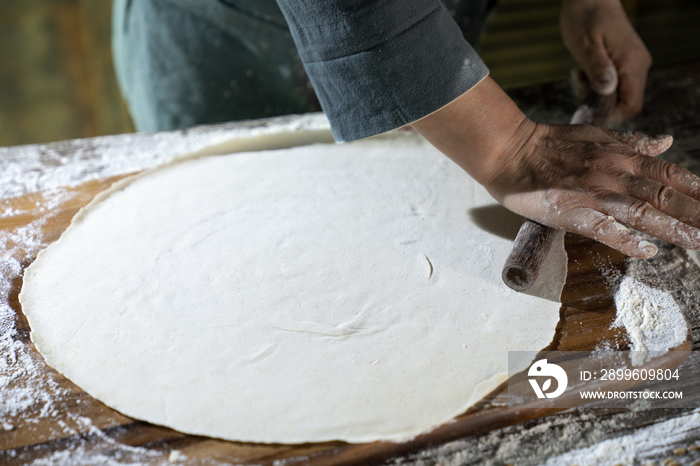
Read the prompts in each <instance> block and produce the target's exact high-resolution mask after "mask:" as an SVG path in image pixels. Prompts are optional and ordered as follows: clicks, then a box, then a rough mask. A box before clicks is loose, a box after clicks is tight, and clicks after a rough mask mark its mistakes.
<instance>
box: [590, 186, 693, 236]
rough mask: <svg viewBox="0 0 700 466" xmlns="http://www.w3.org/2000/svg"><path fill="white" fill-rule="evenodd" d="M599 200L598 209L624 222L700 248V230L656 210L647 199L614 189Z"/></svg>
mask: <svg viewBox="0 0 700 466" xmlns="http://www.w3.org/2000/svg"><path fill="white" fill-rule="evenodd" d="M599 201H602V202H600V205H599V206H598V209H597V210H600V211H601V212H603V213H605V214H607V215H611V216H613V217H614V218H615V219H617V221H618V222H620V223H622V224H623V225H626V226H628V227H630V228H634V229H635V230H639V231H641V232H644V233H647V234H649V235H651V236H654V237H655V238H659V239H662V240H664V241H668V242H669V243H673V244H676V245H678V246H681V247H683V248H686V249H700V230H698V229H697V228H694V227H692V226H690V225H687V224H685V223H683V222H682V221H680V220H678V219H676V218H673V217H671V216H669V215H667V214H665V213H663V212H661V211H659V210H658V209H656V208H655V207H654V206H653V205H651V204H650V203H649V202H646V201H644V200H642V199H635V198H633V197H631V196H627V195H625V194H620V193H615V192H609V193H607V195H605V196H604V197H603V199H599Z"/></svg>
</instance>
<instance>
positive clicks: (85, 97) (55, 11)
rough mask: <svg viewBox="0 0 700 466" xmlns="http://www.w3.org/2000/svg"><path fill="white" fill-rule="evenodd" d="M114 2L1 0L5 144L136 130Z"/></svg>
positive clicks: (0, 130) (0, 119) (0, 133)
mask: <svg viewBox="0 0 700 466" xmlns="http://www.w3.org/2000/svg"><path fill="white" fill-rule="evenodd" d="M110 11H111V1H110V0H0V146H9V145H16V144H26V143H35V142H48V141H56V140H61V139H68V138H77V137H88V136H97V135H103V134H116V133H123V132H128V131H133V127H132V125H131V121H130V119H129V117H128V114H127V111H126V108H125V106H124V104H123V102H122V99H121V95H120V93H119V90H118V89H117V85H116V81H115V78H114V72H113V71H112V62H111V53H110V42H109V37H110V27H109V25H110Z"/></svg>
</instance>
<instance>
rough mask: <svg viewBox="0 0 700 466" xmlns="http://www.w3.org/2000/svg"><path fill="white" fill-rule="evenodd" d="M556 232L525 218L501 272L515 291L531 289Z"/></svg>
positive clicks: (506, 282)
mask: <svg viewBox="0 0 700 466" xmlns="http://www.w3.org/2000/svg"><path fill="white" fill-rule="evenodd" d="M556 234H557V232H556V230H553V229H552V228H549V227H546V226H544V225H541V224H539V223H537V222H533V221H532V220H525V222H524V223H523V224H522V226H521V227H520V230H519V231H518V235H517V236H516V237H515V242H514V243H513V250H512V251H511V253H510V255H509V256H508V259H507V260H506V264H505V266H504V267H503V272H502V273H501V277H502V278H503V281H504V282H505V284H506V285H508V286H509V287H510V288H512V289H514V290H515V291H525V290H527V289H529V288H530V287H531V286H532V284H533V283H535V280H537V277H538V276H539V274H540V268H541V267H542V263H543V262H544V260H545V259H546V257H547V254H548V253H549V250H550V249H551V247H552V243H553V241H554V237H555V236H556Z"/></svg>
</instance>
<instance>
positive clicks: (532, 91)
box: [0, 62, 700, 465]
mask: <svg viewBox="0 0 700 466" xmlns="http://www.w3.org/2000/svg"><path fill="white" fill-rule="evenodd" d="M698 90H700V62H697V63H694V64H689V65H683V66H677V67H673V68H668V69H660V70H655V71H654V72H653V73H652V74H651V75H650V80H649V91H648V93H647V102H646V108H647V111H645V112H644V113H643V114H642V115H640V117H638V118H637V119H636V120H635V125H636V127H637V128H639V129H640V130H644V131H648V132H651V133H669V132H671V133H672V134H674V137H675V138H676V145H675V147H677V148H678V147H680V148H679V149H677V150H676V152H674V151H673V149H672V151H671V152H670V153H669V155H668V158H670V159H671V160H676V161H681V162H682V163H684V165H685V166H688V167H689V168H691V169H694V170H696V173H700V163H697V162H695V161H694V159H692V158H691V159H688V158H682V155H683V154H684V153H685V154H693V153H695V154H700V137H699V135H700V133H699V132H698V128H700V100H698V99H697V98H696V96H697V95H698ZM566 92H567V91H566V85H559V84H557V85H546V86H541V87H538V88H529V89H525V90H523V91H522V92H520V93H515V94H513V96H514V97H515V98H516V101H518V102H519V104H520V105H521V106H522V108H524V109H525V111H526V112H527V114H528V115H529V116H531V117H532V118H534V119H537V120H539V121H546V122H566V120H567V119H568V116H569V115H570V114H571V112H572V111H573V109H575V107H576V102H575V101H574V100H573V99H571V98H570V97H569V96H568V94H567V93H566ZM187 131H188V132H189V133H191V134H193V135H195V134H202V133H205V132H207V131H210V129H209V128H196V129H193V130H187ZM178 134H179V135H183V134H184V132H182V133H178ZM158 136H159V137H160V138H162V137H163V135H158ZM137 137H138V138H141V137H142V138H143V141H144V142H147V141H148V140H149V138H152V136H150V135H143V136H137ZM119 141H121V140H118V139H117V138H114V139H110V140H108V141H96V140H86V141H84V142H82V141H75V142H72V141H69V142H63V143H56V144H54V145H51V146H49V147H46V146H37V147H35V148H34V147H29V146H25V147H19V148H16V149H15V148H10V149H5V150H3V151H0V154H2V155H3V157H2V158H1V159H0V167H9V168H10V169H11V164H12V163H17V164H19V163H22V157H24V156H25V155H24V154H27V153H32V152H36V153H40V154H42V160H43V157H44V154H49V155H51V156H50V157H49V156H46V160H47V170H49V169H52V167H51V164H57V163H60V157H72V156H73V154H76V155H75V156H76V157H77V156H80V157H86V156H90V154H91V153H97V152H99V151H100V150H101V147H105V146H107V144H108V143H109V144H111V145H112V146H113V145H114V144H115V143H117V144H118V143H119ZM78 151H81V153H80V155H78ZM54 154H55V156H54ZM58 156H60V157H58ZM8 163H9V164H10V165H7V164H8ZM3 164H5V165H3ZM110 181H111V180H100V181H93V182H90V183H88V184H86V185H82V186H80V187H77V188H70V189H63V190H59V192H46V193H44V194H33V195H29V196H25V197H23V198H16V199H11V200H1V201H0V212H2V213H3V217H2V218H0V230H1V231H3V232H6V231H8V230H11V231H12V232H13V234H16V236H18V237H20V239H21V238H23V237H24V236H23V235H25V234H26V231H24V230H23V228H24V227H23V226H24V225H27V224H30V223H31V224H32V225H33V226H37V225H39V224H41V229H42V231H43V233H44V237H43V238H41V241H42V242H43V243H44V246H45V245H46V244H48V243H49V242H50V241H52V240H55V239H56V238H57V237H58V235H59V234H60V232H61V231H62V230H63V229H64V228H65V226H66V225H67V224H68V222H69V220H70V218H71V217H72V216H73V215H74V213H75V212H76V211H77V209H78V208H79V207H80V206H82V205H84V204H86V203H87V202H88V201H89V200H90V199H91V198H92V196H93V195H94V193H95V192H97V191H99V190H101V189H103V188H104V187H106V186H108V185H109V182H110ZM57 199H61V200H62V202H60V203H59V205H54V204H55V202H56V200H57ZM11 208H13V209H15V210H14V211H12V210H10V209H11ZM42 209H45V210H43V211H42ZM8 238H9V239H8V240H7V242H6V244H4V246H5V250H6V251H11V252H12V254H13V255H14V256H15V258H16V259H17V261H19V263H20V265H21V267H26V266H27V265H28V264H29V263H30V262H31V260H32V258H31V254H30V255H27V254H26V253H27V251H24V250H22V248H18V247H16V244H14V245H13V244H12V235H9V236H8ZM20 243H21V241H20ZM567 251H568V253H569V257H570V262H569V277H568V282H567V286H566V288H565V290H564V296H563V300H564V302H565V306H564V307H563V308H562V314H561V321H560V325H559V328H558V333H557V335H558V337H557V339H555V341H554V342H553V344H552V345H551V346H550V347H549V348H548V349H560V350H567V349H592V348H594V347H595V346H596V345H597V344H598V343H599V342H600V341H601V340H604V341H607V342H608V343H609V344H610V345H612V346H618V347H620V348H624V347H625V345H626V344H627V343H628V341H627V337H626V335H624V333H622V332H620V330H619V329H611V328H610V324H611V323H612V321H613V319H614V311H613V307H612V300H611V293H610V290H608V288H607V286H606V280H605V278H604V277H603V276H601V274H600V272H599V269H600V268H603V267H611V266H617V267H621V266H622V257H621V256H620V255H619V254H616V253H614V252H612V251H610V250H609V249H607V248H605V247H604V246H601V245H598V244H596V243H592V242H589V241H586V240H581V239H580V238H577V237H574V236H569V237H568V238H567ZM680 256H682V251H679V250H678V249H677V248H675V249H674V248H663V249H662V250H661V251H660V253H659V256H658V257H657V258H655V260H654V261H652V262H653V265H654V267H655V269H656V270H657V271H659V274H660V275H661V276H662V277H663V278H664V280H665V281H666V283H672V284H673V285H674V286H673V287H672V292H673V294H674V298H676V300H677V301H678V302H679V304H681V307H682V309H683V310H684V313H685V315H686V317H687V318H688V319H689V323H690V324H691V328H692V330H693V332H694V333H695V339H698V338H700V315H698V313H696V312H695V311H694V309H697V305H698V303H700V290H697V289H696V288H697V287H694V286H693V284H694V283H695V282H694V281H693V277H697V276H698V273H699V272H698V269H697V267H696V266H695V265H694V264H692V263H689V262H688V261H687V258H683V257H680ZM0 274H1V275H0V285H2V286H4V285H6V278H7V277H8V276H13V274H12V273H9V272H8V271H7V270H4V269H2V270H0ZM7 285H9V286H10V293H9V303H5V302H0V305H3V304H9V305H10V306H11V308H12V310H13V313H15V312H16V314H15V315H16V321H17V322H16V326H17V329H18V331H17V332H16V334H14V335H13V336H12V338H13V339H14V340H16V341H17V343H18V345H17V346H12V345H10V346H9V347H8V348H9V350H10V352H12V353H13V354H10V355H9V359H12V358H14V359H15V360H17V361H19V362H20V363H21V362H22V358H23V357H26V358H28V359H29V361H30V362H31V363H32V365H33V366H34V367H36V368H38V370H37V373H26V372H25V373H22V372H21V370H19V371H17V372H18V373H17V374H10V375H14V376H16V377H15V379H13V381H12V382H11V384H10V388H12V384H13V383H14V384H18V385H21V384H23V383H24V384H40V385H42V386H45V387H49V388H50V390H51V393H52V396H53V399H52V400H51V403H50V406H49V407H50V408H51V409H50V410H48V412H47V413H45V414H44V415H41V416H39V415H37V413H38V412H39V411H41V410H46V408H47V405H49V403H47V402H46V400H45V399H34V400H30V401H31V403H32V404H31V406H30V407H29V408H28V409H26V410H22V411H21V412H20V413H19V414H20V416H15V417H12V416H10V418H3V419H0V464H11V465H12V464H16V465H20V464H28V463H31V462H32V461H34V460H37V459H41V460H42V461H46V459H47V458H49V459H52V462H51V461H47V463H48V464H67V463H72V464H81V463H83V462H88V461H89V462H90V464H100V463H112V464H113V463H120V462H125V463H129V462H130V460H131V462H136V461H138V462H140V463H142V464H162V463H163V462H164V461H167V458H168V453H169V452H170V451H171V450H180V451H182V452H183V454H184V455H185V456H186V457H187V460H186V461H185V463H186V464H203V463H205V464H212V465H216V464H231V463H235V464H239V463H240V464H253V463H254V464H272V463H273V462H274V461H276V460H281V459H287V462H288V463H290V464H292V463H300V462H307V463H315V464H367V463H370V462H373V461H381V460H382V459H386V458H396V457H401V458H406V457H407V456H408V455H410V454H411V453H413V452H416V451H417V450H420V451H421V452H426V450H425V448H426V447H429V446H431V445H440V444H443V443H444V442H446V441H449V440H450V439H453V438H460V439H465V438H474V439H476V440H477V441H480V440H481V439H485V438H486V437H487V436H488V433H489V432H493V433H494V434H497V435H503V434H502V432H503V430H501V431H498V430H494V429H497V427H498V426H499V425H505V424H508V423H512V422H519V421H522V420H524V418H514V417H513V416H509V415H508V414H507V412H506V411H504V410H503V406H502V403H501V404H500V405H499V400H498V397H497V396H492V397H491V398H490V399H488V400H486V401H485V402H483V403H480V404H479V406H477V407H475V408H474V409H472V410H470V412H469V413H466V414H465V415H463V416H460V417H459V418H457V420H456V421H455V422H454V423H452V424H449V425H446V426H443V427H442V428H440V429H437V430H436V431H434V433H431V435H428V436H424V437H422V438H419V439H417V441H415V442H409V443H404V444H388V445H387V444H386V443H383V442H375V443H371V444H365V445H348V444H345V443H342V442H331V443H325V444H314V445H298V446H284V445H257V444H243V443H237V442H225V441H220V440H215V439H209V438H203V437H196V436H188V435H183V434H181V433H179V432H175V431H173V430H170V429H166V428H162V427H158V426H153V425H150V424H147V423H143V422H138V421H134V420H132V419H129V418H127V417H125V416H122V415H120V414H119V413H116V412H115V411H113V410H111V409H109V408H107V407H105V406H104V405H102V404H101V403H99V402H98V401H96V400H94V399H92V398H91V397H89V396H87V395H86V394H85V393H84V392H82V391H81V390H80V389H79V388H78V387H76V386H75V385H73V384H72V383H70V382H69V381H68V380H66V379H65V378H64V377H62V376H61V375H60V374H58V373H56V372H55V371H53V370H52V369H51V368H49V367H47V366H46V365H45V364H43V359H42V358H41V356H40V355H39V354H38V353H37V352H36V350H35V349H34V347H33V345H31V343H30V341H29V328H28V326H27V322H26V320H24V317H23V316H22V314H21V312H20V311H19V310H20V308H19V303H18V300H17V294H18V292H19V289H20V287H21V280H20V279H14V280H13V281H12V283H9V284H7ZM0 312H2V308H0ZM1 323H2V322H1V321H0V324H1ZM2 330H3V329H2V328H0V335H2ZM695 349H697V348H695ZM693 354H695V355H696V356H697V355H698V354H700V352H699V351H693ZM3 356H7V355H3ZM0 362H2V359H0ZM687 365H688V364H685V365H684V367H685V366H687ZM691 366H692V367H694V368H695V370H697V371H698V373H700V358H694V361H693V362H692V364H691ZM22 367H23V366H22V365H21V364H19V363H18V364H16V365H14V366H10V369H13V370H17V369H21V368H22ZM5 369H7V368H5V367H0V377H2V376H4V375H6V373H3V370H5ZM695 380H700V377H699V378H697V379H695ZM695 380H691V381H688V382H686V383H684V388H686V389H688V390H689V393H690V394H691V395H692V394H693V392H694V393H695V395H696V398H695V400H696V401H698V400H700V395H698V394H697V393H698V392H699V390H698V387H697V386H696V385H698V384H697V383H696V382H695ZM6 387H7V386H6ZM3 395H4V393H0V403H4V402H6V400H5V399H3V398H2V396H3ZM688 412H689V410H682V409H678V410H646V411H639V412H634V413H627V414H624V413H623V415H621V417H619V418H616V417H615V416H616V414H615V413H612V414H611V413H610V412H609V411H607V412H605V413H603V414H600V415H596V414H590V413H589V412H587V411H581V412H580V413H579V412H578V411H575V412H573V414H572V413H568V414H566V416H568V417H567V418H566V422H567V425H569V426H576V425H578V426H580V425H584V424H590V423H591V422H592V420H595V419H598V420H603V419H612V420H613V421H614V422H613V424H611V425H612V426H614V427H612V428H610V430H609V431H607V433H605V432H604V433H603V434H601V433H599V432H598V433H597V434H596V435H607V436H608V437H617V436H619V435H621V434H626V433H630V432H633V431H634V429H636V428H642V427H644V426H649V425H653V424H654V423H657V422H661V421H664V420H667V419H676V418H680V417H682V416H684V415H685V414H684V413H688ZM499 413H501V414H499ZM541 414H542V413H540V414H537V415H541ZM21 416H29V417H31V420H32V422H31V423H26V422H25V423H23V422H22V421H23V418H22V417H21ZM499 416H500V417H499ZM622 416H624V417H622ZM556 418H557V416H547V417H546V418H545V419H549V420H551V419H556ZM530 425H533V426H538V425H539V424H538V423H537V421H534V422H533V423H530ZM7 426H9V427H10V428H9V430H5V429H7ZM455 426H456V427H455ZM3 427H5V429H3ZM499 432H500V433H499ZM693 432H695V433H693ZM528 435H529V440H528V441H530V442H537V441H538V439H540V441H546V438H543V437H542V434H540V433H534V432H532V431H530V432H529V434H528ZM582 435H583V434H582ZM597 438H601V437H600V436H599V437H597ZM603 438H604V437H603ZM659 441H660V442H663V439H660V440H659ZM695 442H700V433H698V432H697V431H692V430H691V431H688V432H687V433H685V434H684V435H683V436H682V437H681V438H680V440H679V439H675V440H673V441H669V443H668V449H667V450H664V449H658V451H656V453H653V454H652V455H653V456H651V458H653V459H656V460H662V461H663V460H664V459H666V458H669V457H674V458H677V459H679V460H682V459H683V458H685V459H688V458H690V459H688V461H690V460H692V459H699V458H700V456H697V455H696V456H695V457H694V456H692V455H695V453H694V452H696V451H698V450H697V449H695V448H694V447H693V445H694V443H695ZM584 444H585V443H584ZM130 447H144V449H136V450H133V451H131V450H129V448H130ZM677 447H683V448H686V447H693V449H691V448H686V449H685V450H684V451H685V453H684V454H685V455H686V456H684V457H683V458H681V457H679V456H677V455H676V454H675V453H673V451H674V449H675V448H677ZM494 448H497V446H496V447H493V446H490V447H489V446H487V445H484V444H480V447H479V451H478V453H473V454H474V455H475V456H474V459H475V460H478V458H482V459H483V458H487V457H489V456H491V455H495V454H496V451H495V450H494ZM144 452H145V453H144ZM152 452H156V453H158V454H157V455H156V456H153V455H152V454H151V453H152ZM146 453H148V454H146ZM426 454H428V455H430V454H429V453H426ZM523 454H524V453H523ZM61 455H67V456H61ZM81 455H82V456H81ZM128 455H131V456H128ZM674 455H676V456H674ZM429 457H430V456H429ZM66 458H67V459H66ZM95 458H99V459H103V460H104V461H99V460H96V459H95ZM431 458H432V457H431ZM530 458H532V457H530ZM538 458H540V459H541V461H538V463H542V462H544V459H546V456H544V455H543V456H541V457H540V456H538ZM645 458H647V459H648V458H649V456H647V457H645ZM63 459H65V460H63Z"/></svg>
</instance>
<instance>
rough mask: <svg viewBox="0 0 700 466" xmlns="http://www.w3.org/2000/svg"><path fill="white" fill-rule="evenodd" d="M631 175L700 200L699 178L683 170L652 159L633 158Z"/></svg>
mask: <svg viewBox="0 0 700 466" xmlns="http://www.w3.org/2000/svg"><path fill="white" fill-rule="evenodd" d="M633 160H634V162H633V167H632V170H633V173H634V174H635V175H637V176H639V177H642V178H648V179H650V180H654V181H658V182H659V183H661V184H663V185H666V186H670V187H671V188H673V189H675V190H676V191H678V192H680V193H682V194H685V195H686V196H689V197H692V198H694V199H699V200H700V178H698V177H697V176H695V175H694V174H693V173H691V172H690V171H688V170H686V169H685V168H681V167H679V166H678V165H676V164H673V163H671V162H667V161H665V160H661V159H657V158H653V157H635V158H634V159H633Z"/></svg>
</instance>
